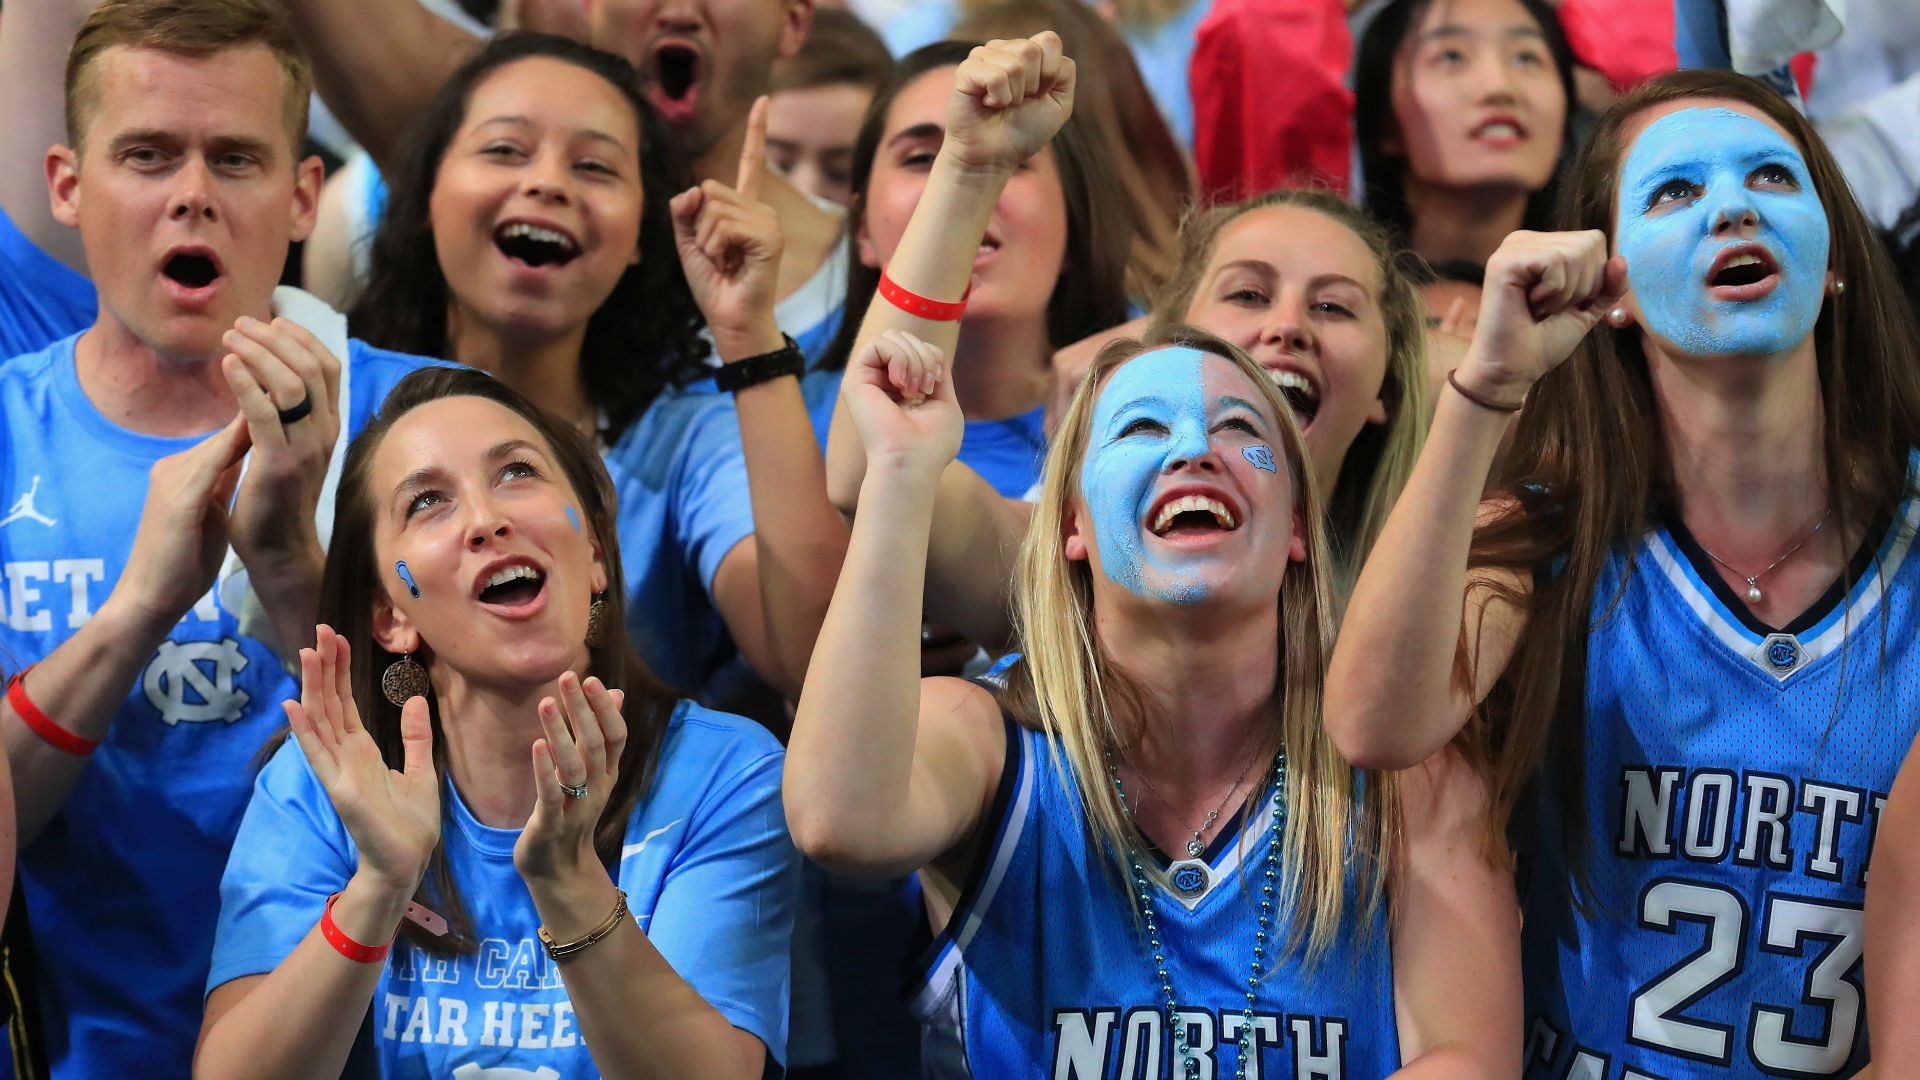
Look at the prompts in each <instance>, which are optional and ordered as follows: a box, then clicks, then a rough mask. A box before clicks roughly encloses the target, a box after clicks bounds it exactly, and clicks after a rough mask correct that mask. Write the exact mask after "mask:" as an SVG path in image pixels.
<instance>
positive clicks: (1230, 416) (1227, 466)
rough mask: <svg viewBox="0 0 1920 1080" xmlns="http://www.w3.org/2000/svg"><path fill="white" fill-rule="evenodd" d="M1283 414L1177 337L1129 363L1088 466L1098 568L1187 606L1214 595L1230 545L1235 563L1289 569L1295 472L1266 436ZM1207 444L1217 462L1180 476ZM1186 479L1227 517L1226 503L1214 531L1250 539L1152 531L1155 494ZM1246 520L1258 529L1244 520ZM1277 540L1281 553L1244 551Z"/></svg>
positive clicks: (1085, 493) (1099, 421)
mask: <svg viewBox="0 0 1920 1080" xmlns="http://www.w3.org/2000/svg"><path fill="white" fill-rule="evenodd" d="M1278 422H1279V421H1278V420H1277V419H1275V418H1274V417H1273V416H1271V415H1270V409H1269V407H1268V406H1267V405H1266V403H1265V399H1264V398H1263V397H1262V396H1261V395H1260V394H1259V393H1258V392H1257V391H1255V390H1254V389H1253V388H1252V386H1251V384H1249V383H1248V380H1247V378H1246V376H1245V375H1244V373H1242V372H1241V371H1240V370H1239V369H1238V368H1236V367H1234V366H1233V365H1232V364H1231V363H1229V362H1228V361H1226V360H1223V359H1221V358H1219V357H1216V356H1211V355H1209V354H1207V353H1203V352H1200V351H1198V350H1195V349H1189V348H1183V347H1174V348H1165V349H1157V350H1155V351H1153V352H1149V353H1145V354H1142V355H1141V356H1139V357H1136V358H1135V359H1133V360H1131V361H1129V362H1127V363H1126V364H1124V365H1122V366H1121V367H1120V368H1119V369H1118V370H1117V371H1115V372H1114V373H1113V375H1112V376H1111V377H1110V378H1109V379H1108V381H1107V384H1106V386H1105V387H1103V388H1102V389H1101V391H1100V397H1099V399H1098V401H1097V402H1096V403H1095V405H1094V411H1093V423H1092V428H1091V430H1090V431H1089V433H1088V441H1087V453H1086V459H1085V461H1084V462H1083V464H1082V465H1081V467H1080V491H1081V495H1082V497H1083V498H1084V499H1085V500H1086V505H1087V511H1088V516H1089V517H1090V518H1091V520H1092V525H1093V530H1092V531H1093V537H1094V541H1095V543H1096V545H1097V551H1098V565H1099V567H1100V571H1101V572H1102V573H1104V574H1105V575H1106V577H1107V578H1108V579H1109V580H1111V581H1113V582H1114V583H1115V584H1118V585H1120V586H1122V587H1124V588H1125V589H1127V590H1128V591H1130V592H1132V593H1134V594H1135V595H1137V596H1141V597H1146V598H1150V599H1160V600H1164V601H1168V602H1171V603H1178V604H1187V603H1196V602H1199V601H1202V600H1205V599H1207V598H1208V597H1209V596H1210V595H1211V594H1212V593H1213V591H1214V590H1215V588H1216V586H1217V585H1219V584H1220V582H1221V579H1222V573H1221V571H1222V570H1223V569H1224V567H1223V560H1224V558H1225V556H1226V554H1227V553H1228V552H1229V551H1231V552H1232V553H1233V554H1234V556H1235V559H1234V561H1235V562H1238V561H1242V560H1254V559H1259V558H1263V557H1264V558H1269V559H1275V558H1277V564H1278V565H1280V566H1281V567H1282V568H1284V563H1285V560H1286V555H1285V551H1286V547H1287V545H1288V543H1289V541H1290V537H1291V526H1290V522H1291V516H1290V514H1291V498H1292V495H1291V484H1290V483H1289V482H1288V480H1287V473H1285V472H1283V471H1279V470H1276V469H1275V467H1274V462H1273V458H1272V452H1271V450H1270V449H1269V448H1268V446H1267V441H1268V440H1270V439H1271V438H1273V437H1274V436H1275V435H1276V434H1277V432H1274V431H1273V430H1272V428H1273V425H1274V424H1276V423H1278ZM1256 450H1257V451H1259V452H1260V453H1261V454H1264V455H1265V458H1266V464H1265V465H1262V464H1260V463H1259V461H1257V460H1256V458H1257V457H1258V456H1260V455H1259V454H1256V453H1254V451H1256ZM1209 452H1212V453H1213V454H1214V455H1215V458H1214V460H1215V461H1216V462H1217V467H1215V468H1212V469H1208V470H1200V469H1196V470H1194V471H1193V472H1191V473H1190V474H1189V473H1184V472H1183V473H1182V475H1179V476H1175V475H1173V474H1174V473H1175V472H1176V471H1179V470H1175V469H1174V468H1173V466H1174V465H1175V464H1176V463H1179V462H1186V463H1189V464H1191V463H1193V462H1195V461H1197V460H1199V459H1201V458H1203V457H1205V456H1206V455H1208V453H1209ZM1255 477H1257V478H1259V479H1257V480H1256V479H1253V478H1255ZM1189 483H1192V484H1197V485H1199V486H1200V487H1202V488H1204V489H1205V491H1204V492H1203V493H1196V494H1197V496H1198V497H1203V498H1207V499H1212V500H1214V501H1215V502H1217V503H1219V504H1220V505H1221V506H1222V507H1224V508H1225V513H1226V514H1227V516H1228V517H1227V520H1226V521H1222V520H1221V519H1220V518H1219V517H1218V516H1217V513H1218V512H1216V517H1215V520H1216V521H1218V522H1221V523H1222V524H1225V525H1226V526H1227V527H1226V528H1225V529H1224V530H1222V532H1220V533H1218V534H1215V535H1233V534H1234V533H1235V531H1236V530H1238V532H1239V533H1240V534H1241V535H1242V536H1245V537H1246V542H1245V543H1240V544H1235V545H1232V546H1230V547H1228V546H1223V545H1221V544H1218V543H1213V542H1211V540H1212V537H1204V536H1203V537H1202V538H1200V539H1199V540H1198V541H1197V542H1196V541H1194V540H1193V539H1191V538H1189V539H1188V540H1186V541H1176V540H1169V539H1167V538H1166V537H1163V536H1157V535H1155V534H1154V533H1153V531H1152V529H1151V525H1152V522H1151V520H1150V517H1151V516H1152V515H1153V514H1154V513H1155V512H1156V511H1157V510H1160V509H1161V508H1162V507H1161V506H1159V505H1157V504H1159V503H1161V502H1162V501H1163V496H1165V495H1167V494H1168V493H1169V492H1172V491H1175V490H1177V489H1178V488H1183V487H1186V486H1188V484H1189ZM1249 489H1259V490H1249ZM1268 489H1271V490H1268ZM1275 498H1277V499H1278V500H1279V501H1278V504H1277V505H1278V509H1279V511H1280V513H1279V514H1277V515H1273V514H1272V513H1271V511H1272V509H1273V507H1272V506H1270V505H1249V504H1250V503H1258V504H1266V503H1268V502H1269V500H1272V499H1275ZM1263 510H1264V511H1267V513H1268V516H1267V518H1266V519H1265V520H1261V517H1262V514H1261V511H1263ZM1274 517H1277V518H1278V520H1277V521H1276V520H1273V518H1274ZM1247 525H1252V526H1253V528H1252V529H1245V528H1242V526H1247ZM1267 534H1275V535H1272V536H1269V535H1267ZM1269 544H1276V545H1277V547H1278V549H1279V554H1278V555H1277V557H1276V556H1273V555H1271V554H1270V553H1264V552H1263V551H1253V550H1243V549H1244V548H1247V547H1248V546H1249V545H1251V547H1252V548H1264V547H1265V546H1268V545H1269Z"/></svg>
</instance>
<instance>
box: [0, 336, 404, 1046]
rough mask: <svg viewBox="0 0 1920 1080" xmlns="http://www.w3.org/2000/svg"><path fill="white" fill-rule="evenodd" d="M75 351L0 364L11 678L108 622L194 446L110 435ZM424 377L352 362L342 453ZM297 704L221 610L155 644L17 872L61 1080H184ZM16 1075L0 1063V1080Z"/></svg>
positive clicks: (354, 355)
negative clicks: (160, 484)
mask: <svg viewBox="0 0 1920 1080" xmlns="http://www.w3.org/2000/svg"><path fill="white" fill-rule="evenodd" d="M75 340H76V338H66V339H64V340H61V341H58V342H56V343H55V344H53V345H52V346H50V347H48V348H46V349H44V350H42V351H40V352H35V353H29V354H27V355H24V356H19V357H15V358H14V359H12V360H10V361H7V362H6V363H5V364H0V432H4V442H3V443H0V574H4V582H0V584H3V585H4V588H3V589H0V656H4V657H5V661H4V662H5V664H6V665H7V666H8V668H9V669H10V670H18V668H20V667H24V666H26V665H28V664H31V663H33V662H35V661H37V660H39V659H41V658H42V657H45V656H46V655H47V654H49V653H51V652H53V650H54V649H55V648H56V647H58V646H59V645H60V644H61V643H62V642H64V641H66V639H67V638H68V637H70V636H72V634H73V632H74V631H75V630H76V629H78V628H79V627H80V626H82V625H83V624H85V623H86V621H87V620H88V619H89V618H90V617H92V615H93V614H94V613H95V612H97V611H99V610H100V605H101V604H102V603H104V602H105V601H106V599H107V596H108V594H109V593H111V592H112V591H113V585H114V582H115V581H117V580H118V579H119V577H120V574H121V571H122V570H123V569H124V568H125V566H126V562H127V555H128V553H129V552H130V551H131V550H132V548H133V538H134V533H135V531H136V529H137V528H138V525H139V522H140V511H141V508H142V507H143V506H144V505H145V503H146V497H147V477H148V471H149V470H150V469H151V468H152V466H153V463H154V462H155V461H158V460H159V459H160V458H162V457H165V456H167V455H169V454H174V453H177V452H179V451H181V450H185V449H187V448H188V447H190V446H192V445H194V444H195V443H197V442H199V441H200V439H199V438H183V439H172V438H160V437H156V436H152V435H142V434H139V433H137V432H133V431H128V430H127V429H125V428H122V427H119V426H118V425H116V424H114V423H113V422H112V421H110V420H108V419H107V418H106V417H105V416H103V415H102V414H101V413H100V411H99V410H98V409H97V408H95V407H94V405H93V402H92V401H91V400H89V399H88V398H87V396H86V393H85V392H84V391H83V390H82V389H81V386H80V379H79V375H78V373H77V371H76V370H75V368H74V359H73V346H74V341H75ZM425 363H426V361H423V360H420V359H418V358H415V357H410V356H402V355H400V354H398V353H390V352H384V351H382V350H379V349H375V348H372V347H371V346H368V345H366V344H363V343H362V342H359V341H354V342H352V343H351V345H350V347H349V349H348V353H347V367H348V369H349V371H348V375H347V378H346V388H345V396H346V399H347V400H346V402H345V406H346V407H345V410H344V411H345V412H346V422H345V424H344V425H343V427H344V431H343V432H342V437H343V438H347V437H351V436H352V435H353V434H354V433H356V432H358V431H359V430H360V428H361V427H363V426H364V425H365V424H366V422H367V421H368V420H369V419H370V418H371V417H372V416H373V414H374V412H375V411H376V410H377V409H378V408H379V405H380V402H381V401H383V400H384V399H385V398H386V396H387V392H388V391H389V390H390V389H391V388H392V387H393V385H394V383H396V382H398V381H399V380H400V379H401V377H402V376H404V375H406V374H407V373H408V372H410V371H412V370H414V369H415V368H416V367H419V366H422V365H423V364H425ZM296 692H297V690H296V685H295V682H294V680H292V679H290V678H288V676H287V674H286V673H285V671H283V670H282V669H281V667H280V663H279V661H278V660H276V659H275V658H274V656H273V653H272V652H271V651H270V650H269V649H268V648H267V647H266V646H265V645H263V644H261V643H260V642H258V641H256V640H254V639H252V638H248V637H243V636H242V635H241V633H240V624H239V615H238V613H237V612H230V611H227V610H226V609H225V608H224V607H223V606H222V605H221V603H220V600H219V597H218V595H217V590H215V591H212V592H209V593H208V595H206V596H205V597H202V598H201V600H200V602H199V603H197V604H195V605H194V607H193V609H192V610H191V611H189V612H188V613H187V615H186V617H185V618H184V619H182V620H181V621H180V624H179V625H178V626H177V627H175V628H174V631H173V633H172V635H171V636H170V637H169V639H168V640H166V641H164V642H162V643H161V644H160V647H159V649H158V650H157V651H156V652H155V653H154V655H153V659H152V660H151V661H150V662H149V663H148V664H147V666H146V668H145V670H144V671H143V672H142V673H141V674H140V676H139V677H138V678H137V679H136V680H135V682H134V684H133V686H132V687H131V690H130V692H129V693H128V695H127V700H126V702H125V704H123V705H122V706H121V707H120V710H119V711H118V712H117V713H116V714H115V716H114V719H113V726H112V728H111V729H110V730H109V731H108V733H107V737H106V740H105V741H104V742H103V743H102V744H101V746H100V748H99V750H97V751H96V752H95V753H94V754H93V756H92V758H91V759H89V760H88V762H87V765H86V768H85V770H84V771H82V772H81V774H80V778H79V779H78V780H77V781H76V782H75V783H74V786H73V788H72V789H71V790H70V791H69V792H68V794H67V799H66V802H65V803H64V804H63V805H62V806H61V808H60V810H59V812H58V813H57V814H56V815H55V816H54V818H53V820H52V821H51V822H50V823H49V824H48V825H47V827H46V830H45V831H44V832H42V833H41V834H40V835H39V836H38V837H36V838H35V839H34V840H33V842H32V843H30V844H28V845H27V846H26V847H25V848H24V849H23V850H22V851H21V852H20V871H19V872H20V881H21V884H22V886H23V887H24V889H25V894H26V900H27V908H28V910H29V913H30V914H31V917H32V923H33V931H34V940H35V943H36V945H37V947H38V950H39V953H40V964H39V985H38V986H37V988H36V989H37V990H38V992H39V999H40V1003H41V1006H42V1009H43V1016H44V1019H45V1025H46V1032H45V1034H46V1038H47V1049H48V1058H49V1061H50V1063H51V1065H52V1068H53V1075H54V1076H55V1077H56V1078H58V1080H82V1078H85V1080H92V1078H94V1077H106V1076H139V1077H142V1078H144V1080H160V1078H168V1077H181V1078H184V1077H186V1076H187V1074H188V1066H189V1063H190V1060H191V1058H192V1055H193V1045H194V1040H195V1039H196V1037H197V1036H198V1034H199V1029H200V1010H201V991H202V989H203V988H204V985H205V982H206V970H207V956H208V954H209V953H210V952H211V951H212V949H213V927H214V915H215V913H216V911H217V910H218V903H219V901H218V893H217V889H218V884H219V881H220V871H221V869H222V868H223V867H224V866H225V865H226V861H227V848H228V846H229V845H230V844H231V843H232V841H233V835H234V831H235V830H236V829H238V828H239V826H240V815H241V812H242V811H243V810H244V809H245V808H246V803H247V792H248V781H249V779H250V777H251V775H252V768H251V764H250V763H251V762H252V760H253V758H254V755H255V754H256V753H258V752H259V750H260V747H261V745H262V744H263V743H264V742H265V741H266V739H267V737H268V736H269V735H271V734H272V733H273V732H274V731H275V730H277V729H278V728H280V727H281V726H282V725H284V724H285V723H286V719H285V716H284V715H283V714H282V712H281V710H280V702H281V701H282V700H284V699H285V698H287V697H290V696H292V695H294V694H295V693H296ZM8 1069H9V1066H7V1065H6V1064H3V1063H0V1075H5V1074H6V1073H7V1070H8Z"/></svg>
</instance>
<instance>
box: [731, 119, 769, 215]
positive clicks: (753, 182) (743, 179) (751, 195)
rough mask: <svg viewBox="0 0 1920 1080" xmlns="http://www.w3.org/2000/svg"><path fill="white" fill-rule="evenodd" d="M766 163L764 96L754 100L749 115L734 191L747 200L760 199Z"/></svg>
mask: <svg viewBox="0 0 1920 1080" xmlns="http://www.w3.org/2000/svg"><path fill="white" fill-rule="evenodd" d="M766 162H767V96H766V95H765V94H762V95H760V96H759V97H758V98H756V99H755V100H754V103H753V111H752V112H750V113H748V114H747V140H746V142H745V143H743V144H741V147H740V178H739V181H738V182H737V183H735V184H734V185H733V189H734V190H735V191H738V192H739V193H740V194H741V195H742V196H743V197H745V198H748V199H754V200H757V199H759V198H760V177H761V176H762V175H764V174H765V172H766Z"/></svg>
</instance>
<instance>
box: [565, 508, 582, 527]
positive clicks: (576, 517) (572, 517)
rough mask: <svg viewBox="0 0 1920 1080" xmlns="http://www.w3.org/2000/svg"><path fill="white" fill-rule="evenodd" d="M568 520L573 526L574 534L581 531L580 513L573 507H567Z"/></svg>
mask: <svg viewBox="0 0 1920 1080" xmlns="http://www.w3.org/2000/svg"><path fill="white" fill-rule="evenodd" d="M567 520H568V521H569V522H571V523H572V524H573V531H574V532H579V531H580V511H578V510H575V509H574V508H573V507H571V506H569V507H567Z"/></svg>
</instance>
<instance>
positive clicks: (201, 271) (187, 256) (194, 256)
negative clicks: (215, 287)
mask: <svg viewBox="0 0 1920 1080" xmlns="http://www.w3.org/2000/svg"><path fill="white" fill-rule="evenodd" d="M160 272H161V273H163V274H165V275H166V276H167V277H168V279H169V280H172V281H174V282H177V283H179V284H181V285H184V286H186V287H187V288H189V289H204V288H206V287H207V286H209V285H211V284H213V283H214V282H215V281H218V280H220V264H219V263H217V262H214V261H213V258H212V256H209V255H201V254H198V253H194V252H184V251H183V252H181V253H180V254H178V255H175V256H174V257H172V258H170V259H168V260H167V261H166V264H165V265H164V266H162V267H161V268H160Z"/></svg>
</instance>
